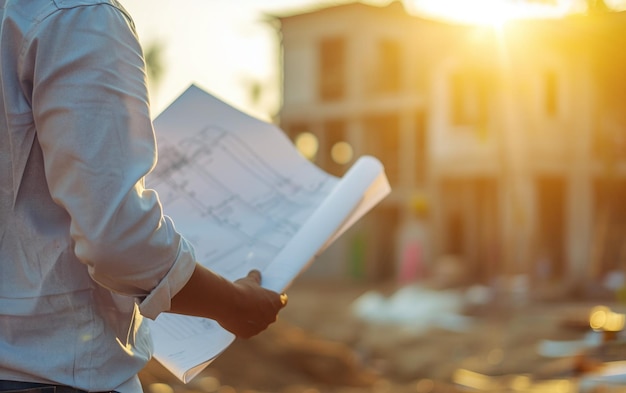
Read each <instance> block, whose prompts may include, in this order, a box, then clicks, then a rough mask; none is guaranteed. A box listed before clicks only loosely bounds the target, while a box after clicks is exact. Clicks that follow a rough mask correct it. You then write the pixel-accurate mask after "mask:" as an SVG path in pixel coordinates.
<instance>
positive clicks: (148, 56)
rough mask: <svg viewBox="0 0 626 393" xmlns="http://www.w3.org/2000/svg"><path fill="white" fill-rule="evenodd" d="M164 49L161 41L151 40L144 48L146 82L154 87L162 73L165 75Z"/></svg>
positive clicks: (160, 78) (161, 77)
mask: <svg viewBox="0 0 626 393" xmlns="http://www.w3.org/2000/svg"><path fill="white" fill-rule="evenodd" d="M164 50H165V46H164V45H163V43H162V42H161V41H153V42H151V43H149V44H148V45H146V46H145V49H144V58H145V60H146V71H147V73H148V83H149V84H150V85H151V86H152V87H153V88H155V89H156V88H157V87H158V85H159V83H160V82H161V80H162V79H163V75H165V65H164V61H163V52H164Z"/></svg>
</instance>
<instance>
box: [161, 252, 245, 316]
mask: <svg viewBox="0 0 626 393" xmlns="http://www.w3.org/2000/svg"><path fill="white" fill-rule="evenodd" d="M235 297H236V288H235V286H234V284H233V283H232V282H230V281H228V280H226V279H225V278H223V277H222V276H219V275H217V274H215V273H213V272H212V271H210V270H209V269H206V268H204V267H202V266H201V265H199V264H196V267H195V269H194V271H193V274H192V275H191V278H190V279H189V281H187V284H185V286H184V287H183V288H182V289H181V290H180V291H179V292H178V293H177V294H176V295H175V296H174V297H173V298H172V303H171V308H170V310H169V311H170V312H172V313H175V314H184V315H192V316H197V317H203V318H210V319H214V320H219V319H221V318H223V317H224V315H225V314H226V312H227V310H228V309H229V308H230V309H232V308H234V306H233V305H232V304H231V303H233V302H234V301H235Z"/></svg>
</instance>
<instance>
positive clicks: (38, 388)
mask: <svg viewBox="0 0 626 393" xmlns="http://www.w3.org/2000/svg"><path fill="white" fill-rule="evenodd" d="M0 392H3V393H7V392H11V393H87V392H86V391H84V390H80V389H76V388H73V387H70V386H63V385H49V384H45V383H34V382H19V381H2V380H0ZM103 393H104V392H103ZM107 393H115V392H107Z"/></svg>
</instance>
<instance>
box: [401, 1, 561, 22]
mask: <svg viewBox="0 0 626 393" xmlns="http://www.w3.org/2000/svg"><path fill="white" fill-rule="evenodd" d="M411 3H412V4H411V5H412V6H413V7H414V9H415V11H416V12H419V13H422V14H426V15H430V16H432V17H435V18H438V19H444V20H447V21H450V22H457V23H466V24H478V25H491V26H500V25H502V24H504V23H505V22H506V21H508V20H512V19H520V18H534V17H559V16H563V15H564V14H566V13H567V12H568V11H569V10H571V5H572V0H568V1H564V0H561V1H559V0H553V1H543V2H540V1H535V2H529V1H516V0H508V1H507V0H473V1H468V0H412V1H411Z"/></svg>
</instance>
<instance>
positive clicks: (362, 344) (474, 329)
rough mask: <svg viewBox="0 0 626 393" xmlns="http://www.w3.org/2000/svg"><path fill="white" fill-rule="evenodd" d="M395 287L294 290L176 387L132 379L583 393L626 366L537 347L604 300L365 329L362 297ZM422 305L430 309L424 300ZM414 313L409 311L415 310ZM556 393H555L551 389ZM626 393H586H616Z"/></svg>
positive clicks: (623, 349)
mask: <svg viewBox="0 0 626 393" xmlns="http://www.w3.org/2000/svg"><path fill="white" fill-rule="evenodd" d="M398 289H399V288H398V286H396V285H395V284H382V285H381V284H379V285H372V284H356V283H345V282H342V283H319V282H302V283H296V285H294V286H292V288H291V289H290V290H289V305H288V307H287V308H285V309H284V310H283V311H282V312H281V314H280V318H279V321H278V322H277V323H276V324H274V325H272V326H271V327H270V328H269V329H268V330H267V331H265V332H263V333H262V334H260V335H259V336H257V337H254V338H252V339H250V340H237V341H235V343H234V344H233V345H232V346H231V347H229V348H228V349H227V350H226V352H225V353H223V354H222V355H220V356H219V357H218V358H217V359H216V360H215V361H214V362H213V363H212V364H211V365H210V366H209V367H208V368H207V369H206V370H205V371H203V372H202V374H201V375H199V376H198V377H196V378H195V379H194V380H192V381H191V382H190V383H189V384H187V385H183V384H181V383H179V382H178V381H177V380H176V379H175V378H174V377H172V376H171V374H169V373H168V372H167V371H165V370H164V369H163V368H162V367H161V366H160V365H159V364H158V363H156V362H155V361H151V362H150V363H149V365H148V366H147V367H146V369H145V370H144V371H143V372H142V373H141V374H140V377H141V380H142V383H143V385H144V388H145V391H146V392H147V393H195V392H207V393H213V392H215V393H237V392H241V393H357V392H358V393H361V392H363V393H366V392H371V393H404V392H407V393H408V392H411V393H441V392H466V391H485V392H531V391H532V392H554V393H560V392H562V393H567V392H572V393H574V392H579V391H580V392H582V390H580V389H579V388H578V381H579V378H580V376H581V375H584V374H585V373H587V372H589V370H592V369H595V368H597V367H598V366H599V365H601V362H602V361H606V360H621V359H626V356H622V355H624V354H625V353H626V345H624V346H622V344H621V341H620V342H617V341H616V342H615V345H619V347H618V346H614V347H613V350H612V351H609V350H607V349H606V347H604V348H603V349H602V351H601V352H598V350H597V348H596V349H595V353H594V352H593V351H590V350H585V351H581V352H580V353H579V354H577V355H575V356H564V357H546V356H543V355H541V354H540V353H539V350H538V348H539V345H540V344H541V343H542V342H545V340H556V341H559V342H560V341H566V340H581V339H583V338H584V337H586V336H587V335H588V334H589V333H590V329H589V326H588V316H589V312H590V310H591V308H592V307H594V306H596V305H598V304H600V302H602V303H603V304H607V302H608V305H609V306H610V307H613V308H619V307H620V306H619V305H617V304H611V299H610V298H608V299H594V300H577V301H572V300H567V298H564V297H563V296H552V297H547V296H546V297H544V298H543V299H541V300H540V301H537V300H533V299H530V300H527V301H524V302H519V301H517V300H515V299H511V298H509V297H504V298H503V297H502V296H498V297H497V298H496V299H492V300H491V301H489V302H488V303H481V304H478V305H477V304H472V306H471V307H468V306H467V305H466V306H464V307H463V310H462V312H461V313H460V314H462V316H463V317H464V318H470V320H471V323H470V324H466V323H465V321H466V320H465V319H459V320H458V321H457V322H454V320H453V322H452V325H450V324H448V326H447V327H442V326H430V327H426V328H421V329H415V328H412V326H411V325H410V324H401V325H400V324H397V323H390V322H389V321H383V322H372V321H371V320H368V321H365V320H363V318H359V317H357V316H356V315H355V312H354V308H355V304H356V302H357V301H358V300H359V299H363V298H364V295H365V294H367V293H370V294H371V293H372V292H375V293H378V294H380V295H381V296H387V297H390V296H391V295H393V293H394V291H397V290H398ZM424 301H428V299H424ZM417 306H418V304H417V303H416V307H417ZM557 387H558V389H557ZM625 390H626V388H625ZM625 390H607V389H604V390H588V391H589V392H591V391H593V392H596V391H597V392H600V391H601V392H617V391H620V392H623V391H625Z"/></svg>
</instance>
